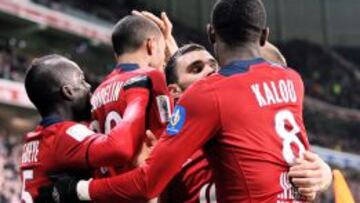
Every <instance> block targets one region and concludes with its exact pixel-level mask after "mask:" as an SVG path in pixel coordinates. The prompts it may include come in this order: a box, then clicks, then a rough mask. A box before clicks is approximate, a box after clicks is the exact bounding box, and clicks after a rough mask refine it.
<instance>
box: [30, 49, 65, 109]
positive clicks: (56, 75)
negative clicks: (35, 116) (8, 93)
mask: <svg viewBox="0 0 360 203" xmlns="http://www.w3.org/2000/svg"><path fill="white" fill-rule="evenodd" d="M67 65H68V63H67V59H66V58H65V57H63V56H60V55H57V54H52V55H46V56H43V57H40V58H37V59H34V60H33V61H32V62H31V64H30V66H29V68H28V70H27V72H26V77H25V89H26V93H27V95H28V97H29V99H30V100H31V102H32V103H33V104H34V105H35V106H36V108H37V109H38V110H39V112H40V114H42V115H43V114H46V113H48V112H49V111H51V110H53V109H51V108H54V106H53V105H54V104H55V103H56V102H57V101H58V99H59V97H58V96H59V95H58V94H57V93H59V90H60V87H61V85H62V81H61V74H64V73H63V72H61V71H62V70H61V67H64V66H67Z"/></svg>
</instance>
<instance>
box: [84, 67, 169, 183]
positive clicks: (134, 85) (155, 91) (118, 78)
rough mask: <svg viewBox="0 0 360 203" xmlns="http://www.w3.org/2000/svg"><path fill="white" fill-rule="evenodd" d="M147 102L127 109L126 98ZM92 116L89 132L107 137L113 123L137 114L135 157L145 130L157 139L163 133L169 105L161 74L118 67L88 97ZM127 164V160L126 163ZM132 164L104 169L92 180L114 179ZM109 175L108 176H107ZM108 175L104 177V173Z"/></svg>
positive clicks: (155, 71)
mask: <svg viewBox="0 0 360 203" xmlns="http://www.w3.org/2000/svg"><path fill="white" fill-rule="evenodd" d="M130 97H131V98H133V99H135V100H136V99H138V100H141V99H142V100H147V101H148V102H147V103H144V102H142V106H137V108H140V109H134V108H132V106H131V105H129V102H128V100H129V98H130ZM91 104H92V107H93V109H92V114H93V118H94V119H95V120H94V121H93V122H92V124H91V125H92V128H94V129H96V130H97V131H100V132H103V133H105V134H107V133H108V132H109V131H110V130H111V129H112V128H113V127H114V126H115V125H116V124H117V123H120V122H122V121H124V120H126V118H125V117H124V115H125V114H139V113H141V115H137V117H140V118H141V119H138V120H137V122H136V123H133V125H134V126H135V127H136V128H138V129H139V130H138V134H134V135H133V136H134V140H135V142H134V145H133V146H131V145H129V147H131V148H132V149H133V150H132V151H133V155H135V154H136V152H137V149H139V147H140V144H141V143H142V141H143V138H144V136H145V130H146V129H150V130H151V131H152V132H153V133H154V134H155V135H156V136H157V137H159V136H160V135H161V133H162V132H163V131H164V129H165V127H166V124H167V122H168V120H169V118H170V116H171V112H170V111H171V101H170V99H169V93H168V90H167V86H166V80H165V76H164V74H163V73H161V72H159V71H157V70H156V69H154V68H143V69H140V67H139V66H138V65H137V64H119V65H118V66H117V67H116V68H115V69H114V70H113V71H112V72H111V73H110V74H109V75H108V76H107V77H106V78H105V80H104V81H103V82H102V83H101V84H100V86H99V87H98V88H97V89H96V90H95V92H94V94H93V95H92V97H91ZM130 161H131V160H130ZM131 165H132V164H127V165H123V163H114V166H117V169H116V170H115V171H114V170H113V169H110V170H109V169H104V168H102V170H101V171H102V174H96V176H100V177H103V176H108V175H115V174H116V173H120V172H124V171H126V170H128V168H129V167H131ZM108 171H110V172H108ZM107 172H108V173H107Z"/></svg>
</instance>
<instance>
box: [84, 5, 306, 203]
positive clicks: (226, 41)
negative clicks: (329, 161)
mask: <svg viewBox="0 0 360 203" xmlns="http://www.w3.org/2000/svg"><path fill="white" fill-rule="evenodd" d="M268 33H269V30H268V28H267V27H266V12H265V8H264V5H263V3H262V2H261V1H260V0H241V1H240V0H220V1H218V2H217V3H216V4H215V6H214V9H213V12H212V24H211V25H210V26H209V27H208V35H209V38H210V41H211V42H212V44H213V46H214V51H215V55H216V58H217V59H218V61H219V64H220V66H221V68H220V70H219V72H218V73H216V74H214V75H212V76H209V77H207V78H206V79H204V80H201V81H199V82H198V83H196V84H194V85H192V86H191V88H190V89H188V91H187V92H186V93H185V94H184V95H183V96H182V97H181V99H180V100H179V102H178V104H177V106H176V107H175V109H174V113H173V116H172V118H171V121H170V124H169V125H168V127H167V130H166V133H164V135H163V136H162V138H161V139H160V141H159V143H158V144H157V146H156V147H155V148H154V151H153V152H152V154H151V156H150V158H149V159H148V164H147V165H145V166H143V167H140V168H138V169H135V170H133V171H131V172H129V173H126V174H123V175H120V176H118V177H114V178H107V179H101V180H92V181H88V182H85V183H84V185H87V186H88V187H89V190H87V191H86V190H85V193H83V194H82V195H83V197H85V198H84V199H92V200H96V201H98V200H104V201H106V200H111V199H114V198H117V199H124V200H129V199H133V198H135V199H136V198H145V199H148V198H151V197H153V196H154V195H157V194H159V193H160V192H161V191H162V190H163V189H164V187H165V186H166V185H167V183H168V182H169V181H170V179H171V178H172V177H173V176H174V175H175V174H176V173H177V172H178V171H179V170H180V169H181V166H182V165H183V164H184V163H185V161H186V159H187V158H188V157H190V156H191V155H192V154H193V153H194V152H195V151H196V150H198V149H200V148H203V149H204V150H205V152H206V155H207V157H208V159H209V161H210V165H211V169H212V171H213V177H214V181H215V185H216V188H217V190H216V194H217V201H218V202H252V201H258V202H259V201H263V202H276V201H288V202H289V201H290V202H291V201H292V202H295V201H296V202H301V201H306V199H304V198H302V197H301V196H300V195H299V194H298V193H297V191H296V190H295V189H294V187H293V185H292V184H291V183H290V181H289V178H288V171H289V168H290V167H291V166H292V165H294V164H295V161H296V158H297V157H299V156H300V157H303V155H304V153H305V151H306V150H307V149H308V148H309V143H308V141H307V136H306V131H305V127H304V125H303V120H302V110H303V106H302V103H303V97H304V87H303V83H302V79H301V77H300V76H299V75H298V74H297V73H296V72H295V71H294V70H292V69H289V68H286V67H283V66H280V65H278V64H274V63H271V62H267V61H266V60H264V59H263V58H261V54H260V47H261V46H264V45H265V43H266V41H267V37H268ZM165 164H166V167H164V165H165Z"/></svg>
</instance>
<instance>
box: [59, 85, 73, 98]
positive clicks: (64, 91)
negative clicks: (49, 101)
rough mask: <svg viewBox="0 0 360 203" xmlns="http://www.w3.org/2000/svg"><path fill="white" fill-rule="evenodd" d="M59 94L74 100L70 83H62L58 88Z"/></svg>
mask: <svg viewBox="0 0 360 203" xmlns="http://www.w3.org/2000/svg"><path fill="white" fill-rule="evenodd" d="M60 93H61V95H62V96H63V97H64V98H65V99H66V100H69V101H72V100H74V96H75V92H74V88H73V87H72V86H71V85H64V86H62V87H61V88H60Z"/></svg>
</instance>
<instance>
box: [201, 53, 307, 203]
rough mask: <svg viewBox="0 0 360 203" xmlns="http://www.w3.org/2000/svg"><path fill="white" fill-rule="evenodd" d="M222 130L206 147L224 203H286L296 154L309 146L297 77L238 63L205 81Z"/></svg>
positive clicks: (259, 65)
mask: <svg viewBox="0 0 360 203" xmlns="http://www.w3.org/2000/svg"><path fill="white" fill-rule="evenodd" d="M204 82H205V83H207V84H210V87H211V89H212V90H213V92H214V93H215V97H216V100H217V101H218V104H217V105H218V108H219V114H220V115H219V117H220V120H221V128H220V132H219V133H218V135H216V136H215V137H214V139H213V140H211V141H210V142H209V143H208V145H207V146H206V150H207V154H208V156H209V158H210V162H211V165H212V167H213V169H214V178H215V182H216V192H217V195H219V196H218V199H219V200H221V202H276V201H279V202H287V201H289V200H293V199H294V196H296V194H294V189H293V188H292V187H291V184H290V183H289V181H288V178H287V173H286V172H287V171H288V169H289V165H291V164H292V161H293V158H294V156H297V154H299V151H301V152H303V151H304V150H305V149H307V148H308V141H307V138H306V132H305V129H304V125H303V120H302V102H303V93H304V90H303V84H302V80H301V78H300V77H299V76H298V74H297V73H296V72H295V71H293V70H291V69H289V68H284V67H281V66H279V65H276V64H271V63H269V62H266V61H265V60H263V59H255V60H250V61H237V62H233V63H231V64H230V65H228V66H226V67H223V68H222V69H221V70H220V71H219V73H218V74H216V75H214V76H210V77H209V78H208V79H206V81H204Z"/></svg>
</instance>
